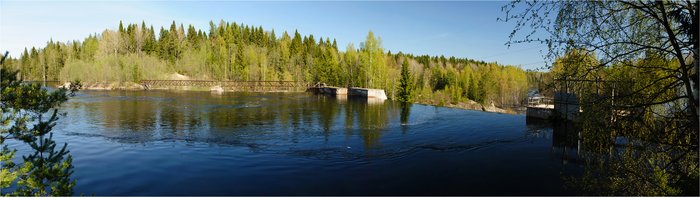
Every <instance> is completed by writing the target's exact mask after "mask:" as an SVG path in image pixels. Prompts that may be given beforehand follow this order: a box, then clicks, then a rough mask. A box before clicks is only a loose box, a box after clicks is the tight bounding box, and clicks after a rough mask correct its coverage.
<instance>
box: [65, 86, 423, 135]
mask: <svg viewBox="0 0 700 197" xmlns="http://www.w3.org/2000/svg"><path fill="white" fill-rule="evenodd" d="M94 100H100V102H91V101H94ZM70 106H71V107H74V108H76V109H80V110H81V111H82V110H84V111H86V113H87V114H86V115H85V116H86V118H88V119H90V122H92V123H95V124H96V125H101V126H102V127H104V129H98V131H97V133H98V135H103V136H105V137H110V138H114V139H117V140H119V139H122V140H123V139H124V138H125V137H124V136H130V137H128V138H129V140H126V141H135V142H138V141H141V142H144V141H154V140H164V139H178V140H188V141H206V142H221V143H231V144H235V143H237V142H241V141H251V140H252V141H256V140H258V141H260V140H268V139H273V138H274V139H287V140H289V141H288V142H289V143H298V142H299V140H300V139H303V138H304V137H310V136H315V135H316V134H318V133H322V136H323V137H324V140H325V141H328V140H329V138H330V137H331V136H332V135H333V132H335V131H342V130H344V131H345V133H344V134H345V136H346V137H348V138H350V137H352V136H356V135H357V136H360V137H361V139H362V140H363V142H364V147H365V148H372V147H376V146H377V145H378V144H379V139H380V138H381V135H382V133H383V132H384V131H385V129H386V127H387V126H388V125H389V122H390V119H391V118H393V117H394V116H395V115H394V116H392V115H391V114H399V113H400V114H401V122H402V124H405V123H406V121H408V119H407V118H408V114H409V111H410V105H408V106H407V105H401V106H400V107H398V106H395V104H394V103H393V102H390V101H386V102H385V101H383V100H381V102H380V101H378V100H376V99H362V98H355V97H350V98H348V97H344V96H343V97H335V96H326V95H307V94H289V93H278V94H256V93H224V94H211V93H209V92H168V91H147V92H138V91H111V92H89V91H86V92H85V95H84V96H83V97H81V98H78V99H74V100H73V101H72V103H71V105H70ZM343 128H344V129H343ZM87 132H88V131H86V134H87ZM78 133H80V132H78ZM89 133H92V134H94V133H95V132H94V131H89ZM260 134H265V135H260Z"/></svg>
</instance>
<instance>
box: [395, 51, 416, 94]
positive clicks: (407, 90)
mask: <svg viewBox="0 0 700 197" xmlns="http://www.w3.org/2000/svg"><path fill="white" fill-rule="evenodd" d="M412 93H413V79H412V77H411V70H410V69H409V67H408V59H404V61H403V63H402V64H401V79H400V81H399V95H398V101H400V102H411V101H412Z"/></svg>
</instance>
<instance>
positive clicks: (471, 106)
mask: <svg viewBox="0 0 700 197" xmlns="http://www.w3.org/2000/svg"><path fill="white" fill-rule="evenodd" d="M173 75H177V74H173ZM173 80H176V79H173ZM178 80H187V79H178ZM55 87H58V88H60V87H70V83H68V82H67V83H62V84H57V85H56V86H55ZM151 89H152V90H177V91H201V92H209V91H211V90H210V88H208V87H185V86H183V87H169V88H151ZM81 90H93V91H112V90H126V91H145V90H146V89H145V88H144V87H143V86H142V85H141V84H138V83H134V82H112V83H109V82H94V83H88V84H82V87H81ZM410 103H413V104H423V105H431V106H436V107H448V108H457V109H464V110H474V111H484V112H492V113H503V114H523V113H524V112H523V110H522V109H519V108H522V106H511V107H500V106H495V104H493V103H492V104H491V105H484V104H481V103H478V102H476V101H472V100H469V101H466V102H458V103H441V102H438V101H429V100H428V101H413V102H410Z"/></svg>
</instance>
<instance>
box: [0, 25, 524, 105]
mask: <svg viewBox="0 0 700 197" xmlns="http://www.w3.org/2000/svg"><path fill="white" fill-rule="evenodd" d="M404 61H408V63H409V68H410V74H411V75H412V77H411V80H412V84H413V86H412V87H413V89H412V90H413V91H412V93H411V99H412V100H413V101H419V102H421V101H437V102H439V103H448V102H449V103H457V102H465V101H467V100H468V99H469V100H475V101H477V102H481V103H487V102H494V103H496V104H500V105H511V104H518V103H520V102H521V101H522V100H523V98H524V96H525V94H526V92H527V89H528V81H527V76H526V72H525V71H523V70H522V69H521V68H519V67H515V66H504V65H499V64H497V63H487V62H483V61H476V60H472V59H466V58H455V57H450V58H445V57H444V56H440V57H437V56H434V57H431V56H427V55H423V56H414V55H412V54H403V53H401V52H399V53H395V54H392V53H391V51H388V52H385V50H384V49H383V48H382V42H381V38H379V37H377V36H375V35H374V34H373V33H372V32H371V31H370V32H369V33H368V35H367V37H366V39H365V41H364V42H362V43H361V44H360V45H359V47H358V48H356V47H355V46H354V45H353V44H352V43H351V44H348V45H347V46H346V47H345V50H344V51H340V50H339V49H338V45H337V43H336V41H335V39H330V38H328V37H326V38H315V37H314V36H313V35H304V36H302V35H300V34H299V33H298V32H296V31H295V32H294V33H293V34H291V35H290V34H289V33H287V32H282V33H281V35H277V33H276V32H275V31H274V30H272V31H265V30H263V28H262V27H254V26H248V25H243V24H237V23H227V22H225V21H221V22H219V23H218V24H215V23H214V22H210V23H209V31H208V32H205V31H202V30H200V29H195V28H194V26H192V25H189V26H188V27H187V28H185V27H184V25H183V24H180V25H177V24H176V23H175V22H174V21H173V23H172V24H171V25H170V28H168V29H166V28H163V27H161V28H160V29H159V30H158V34H156V32H155V29H154V28H153V26H146V24H145V23H143V22H142V23H141V24H140V25H138V24H128V25H126V26H125V25H123V24H122V23H121V22H120V24H119V29H117V30H116V31H115V30H105V31H103V32H102V33H101V34H95V35H90V36H88V37H87V38H86V39H85V40H83V41H70V42H65V43H64V42H55V41H49V42H48V43H47V45H46V47H44V48H41V49H36V48H31V49H29V50H27V49H25V50H24V51H23V52H22V54H21V55H20V57H19V58H15V59H12V58H10V61H9V62H8V65H10V66H11V67H14V68H16V69H18V70H20V72H19V75H20V76H19V77H20V78H23V79H24V80H43V79H47V80H60V81H73V80H81V81H83V82H85V83H90V82H138V81H140V80H142V79H167V78H168V76H169V75H170V74H173V73H179V74H182V75H186V76H188V77H190V78H191V79H209V80H237V81H246V80H274V81H277V80H290V81H304V82H309V83H315V82H323V83H326V84H329V85H334V86H353V87H369V88H381V89H385V90H386V92H387V94H388V96H389V97H390V98H395V97H396V95H397V93H398V87H399V78H400V71H401V64H402V63H403V62H404Z"/></svg>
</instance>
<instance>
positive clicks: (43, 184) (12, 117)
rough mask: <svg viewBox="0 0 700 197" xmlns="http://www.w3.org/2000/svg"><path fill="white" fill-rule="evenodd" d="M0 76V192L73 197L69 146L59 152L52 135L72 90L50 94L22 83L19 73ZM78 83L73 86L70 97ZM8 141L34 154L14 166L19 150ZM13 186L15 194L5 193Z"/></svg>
mask: <svg viewBox="0 0 700 197" xmlns="http://www.w3.org/2000/svg"><path fill="white" fill-rule="evenodd" d="M3 66H4V65H3ZM0 76H2V79H1V81H0V93H1V95H2V96H1V97H0V113H2V114H3V116H2V118H1V119H0V123H2V126H1V127H0V144H3V147H2V150H0V153H2V154H0V163H1V167H2V169H1V171H0V175H1V177H2V178H1V179H0V187H1V188H2V190H0V191H2V192H3V194H5V195H21V196H33V195H36V196H47V195H52V196H66V195H72V193H73V186H74V185H75V181H72V180H70V176H71V174H72V172H73V165H72V164H71V163H72V158H71V155H70V154H69V151H68V150H67V149H66V147H67V144H64V145H63V146H62V147H61V148H60V149H58V150H56V142H55V141H53V139H52V137H53V134H52V133H51V130H52V128H53V127H54V126H55V125H56V121H57V120H58V107H59V106H60V105H61V103H63V102H65V101H67V99H68V96H69V94H68V91H69V90H67V89H63V88H61V89H59V90H56V91H53V92H49V91H48V90H45V89H42V88H41V87H40V86H39V84H23V83H22V82H21V81H20V80H17V78H16V76H17V72H10V71H8V70H6V69H5V68H2V69H0ZM79 84H80V83H74V85H71V88H70V89H71V90H70V93H71V94H72V92H73V91H74V90H76V89H77V88H79V86H80V85H79ZM46 115H48V117H46ZM47 134H48V135H47ZM7 140H13V141H19V142H23V143H24V144H25V145H27V146H28V147H29V148H31V150H33V151H34V152H33V153H31V154H29V155H26V156H23V160H24V162H23V163H22V164H15V163H14V162H13V161H12V159H13V157H14V154H15V152H16V150H15V149H10V148H9V147H8V146H7V144H6V143H5V141H7ZM10 186H15V189H14V191H7V190H6V188H8V187H10ZM5 192H7V193H5Z"/></svg>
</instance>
